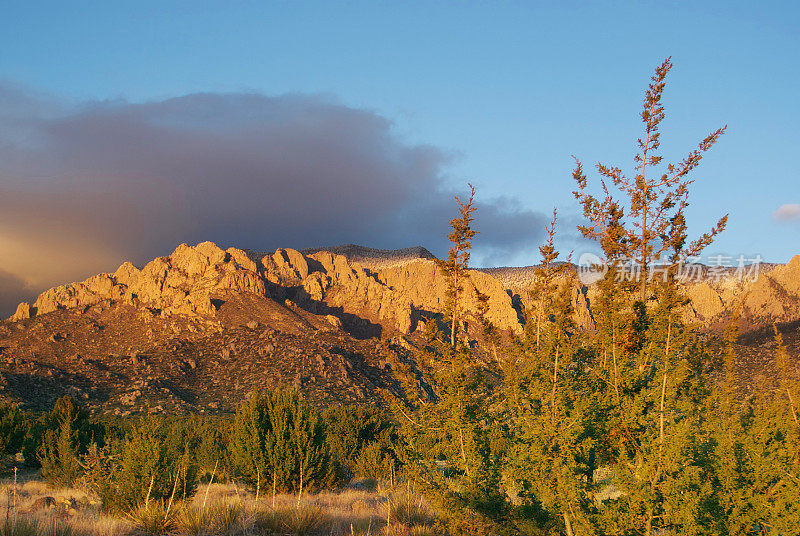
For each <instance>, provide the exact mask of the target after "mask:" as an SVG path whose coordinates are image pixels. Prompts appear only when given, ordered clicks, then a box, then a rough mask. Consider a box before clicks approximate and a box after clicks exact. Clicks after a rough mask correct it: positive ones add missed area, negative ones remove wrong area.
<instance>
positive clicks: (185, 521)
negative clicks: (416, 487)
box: [0, 479, 433, 536]
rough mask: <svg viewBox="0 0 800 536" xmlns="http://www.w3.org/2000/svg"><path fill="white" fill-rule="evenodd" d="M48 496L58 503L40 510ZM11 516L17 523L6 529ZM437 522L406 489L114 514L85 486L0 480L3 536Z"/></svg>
mask: <svg viewBox="0 0 800 536" xmlns="http://www.w3.org/2000/svg"><path fill="white" fill-rule="evenodd" d="M14 489H15V490H16V508H14ZM45 497H53V498H54V499H55V504H54V505H51V506H50V507H48V508H43V509H40V510H36V511H33V510H32V508H31V507H32V506H33V505H34V504H35V503H36V502H37V500H40V499H43V498H45ZM273 501H274V506H273ZM40 502H41V501H40ZM7 512H8V513H9V514H10V515H9V519H16V524H14V525H10V526H5V525H3V524H2V519H5V517H6V513H7ZM11 514H15V515H11ZM387 517H388V519H389V520H390V523H389V525H388V526H387ZM432 521H433V515H432V513H431V511H430V508H429V507H428V506H427V504H426V503H425V502H424V501H423V500H422V499H421V497H420V496H418V495H416V494H414V493H411V492H409V491H408V488H406V487H403V488H402V489H389V488H384V489H379V490H377V491H368V490H365V489H344V490H342V491H325V492H321V493H317V494H308V495H306V494H304V495H303V497H302V500H301V501H300V503H299V504H298V501H297V496H295V495H284V494H279V495H276V496H275V497H274V498H273V497H272V494H268V495H266V496H264V495H262V496H261V497H259V499H258V500H257V501H256V500H255V498H254V497H253V495H252V494H250V493H247V492H246V491H245V490H244V489H243V488H242V487H241V486H236V485H234V484H212V485H211V486H205V485H201V486H200V489H199V490H198V492H197V494H196V495H195V497H194V498H193V499H192V500H190V501H187V502H186V503H184V504H178V503H177V502H176V503H175V504H173V505H172V507H171V508H169V509H167V505H165V504H163V503H160V502H158V501H150V503H149V504H148V507H147V508H144V507H140V508H137V509H135V510H134V511H132V512H129V513H128V515H127V516H124V517H122V516H119V517H115V516H111V515H108V514H107V513H105V512H103V511H102V510H101V509H100V505H99V504H98V503H97V502H96V501H94V500H93V498H92V497H91V496H90V495H88V494H87V493H85V492H83V491H81V490H78V489H63V490H53V489H49V488H47V486H46V485H45V484H44V483H43V482H40V481H38V480H30V479H29V480H27V481H25V482H21V483H19V484H17V486H16V488H14V487H13V485H12V484H11V483H10V482H9V481H0V536H139V535H143V534H173V535H185V536H256V535H260V534H273V535H280V536H290V535H297V536H317V535H319V536H323V535H324V536H356V535H358V536H381V535H385V536H428V535H431V536H432V535H433V532H432V530H433V529H432V528H431V527H432Z"/></svg>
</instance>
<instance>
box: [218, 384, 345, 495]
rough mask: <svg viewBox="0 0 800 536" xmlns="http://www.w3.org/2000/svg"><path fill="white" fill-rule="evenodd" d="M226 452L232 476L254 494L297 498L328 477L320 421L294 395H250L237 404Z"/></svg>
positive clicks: (326, 450)
mask: <svg viewBox="0 0 800 536" xmlns="http://www.w3.org/2000/svg"><path fill="white" fill-rule="evenodd" d="M230 450H231V458H232V462H233V464H234V467H235V469H236V472H237V474H238V475H239V476H241V477H242V478H243V479H244V480H245V482H247V483H248V484H249V485H251V486H252V487H253V489H254V490H255V491H256V493H257V494H261V492H262V491H263V490H265V489H270V490H275V491H280V492H288V491H293V492H296V493H298V494H302V492H303V491H304V490H309V489H315V488H318V487H319V486H321V485H323V484H325V483H328V482H329V481H330V479H331V477H332V473H331V470H330V455H329V452H328V445H327V443H326V442H325V427H324V423H323V421H322V418H321V416H320V415H319V413H318V412H317V411H316V410H314V409H313V408H312V407H311V406H309V405H308V404H307V403H305V402H304V401H302V400H301V399H300V397H299V396H298V395H297V394H296V393H267V394H263V395H262V394H261V393H260V392H255V393H253V395H251V396H250V398H248V399H247V400H245V401H244V402H242V405H241V406H240V407H239V409H238V411H237V412H236V420H235V422H234V426H233V431H232V434H231V447H230Z"/></svg>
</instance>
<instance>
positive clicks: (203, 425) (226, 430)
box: [187, 416, 231, 482]
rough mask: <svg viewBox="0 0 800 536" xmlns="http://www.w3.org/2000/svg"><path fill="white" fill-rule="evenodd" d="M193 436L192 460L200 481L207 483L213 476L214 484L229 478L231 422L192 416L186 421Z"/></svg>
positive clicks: (216, 418)
mask: <svg viewBox="0 0 800 536" xmlns="http://www.w3.org/2000/svg"><path fill="white" fill-rule="evenodd" d="M187 423H188V425H189V427H190V429H191V433H193V434H194V436H195V439H194V442H193V444H192V450H193V451H194V458H195V461H196V463H197V467H198V471H199V474H200V476H201V479H202V480H204V481H208V480H210V478H211V475H212V474H214V475H215V476H214V480H215V482H219V481H223V480H225V479H226V478H227V477H228V476H230V468H231V461H230V457H231V456H230V451H229V450H228V445H229V443H230V429H231V421H230V420H229V419H225V418H219V417H199V416H193V417H191V418H189V419H188V420H187Z"/></svg>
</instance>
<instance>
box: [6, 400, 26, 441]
mask: <svg viewBox="0 0 800 536" xmlns="http://www.w3.org/2000/svg"><path fill="white" fill-rule="evenodd" d="M25 425H26V423H25V415H24V414H23V413H22V410H20V409H19V406H18V405H17V404H14V403H13V402H10V401H8V400H3V399H0V454H16V453H17V452H19V451H20V449H21V448H22V442H23V440H24V439H25V431H26V426H25Z"/></svg>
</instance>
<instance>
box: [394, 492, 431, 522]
mask: <svg viewBox="0 0 800 536" xmlns="http://www.w3.org/2000/svg"><path fill="white" fill-rule="evenodd" d="M387 508H389V519H390V520H391V521H396V522H398V523H402V524H403V525H406V526H409V527H410V526H415V525H432V524H433V522H434V515H433V512H432V511H431V509H430V507H429V506H428V504H427V503H425V502H423V499H422V497H421V496H414V495H410V494H405V493H403V494H399V495H395V496H393V497H392V498H391V499H390V500H389V501H388V502H387Z"/></svg>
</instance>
